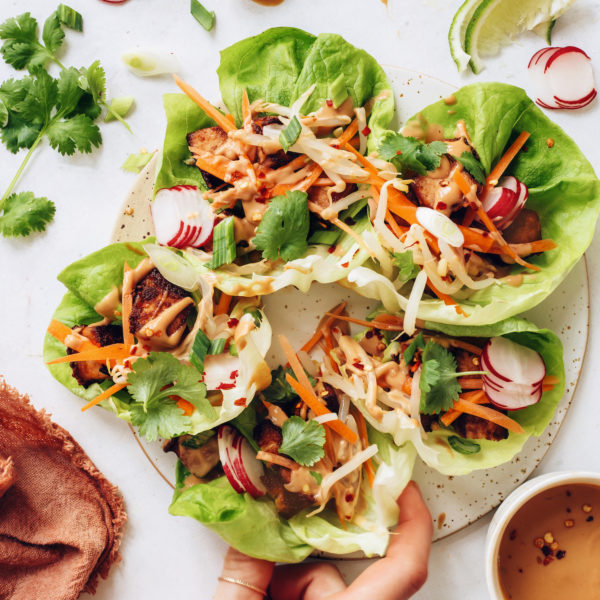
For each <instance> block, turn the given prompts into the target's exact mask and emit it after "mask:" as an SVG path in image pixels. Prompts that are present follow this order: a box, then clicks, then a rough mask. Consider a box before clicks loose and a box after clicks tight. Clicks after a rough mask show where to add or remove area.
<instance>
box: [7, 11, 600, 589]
mask: <svg viewBox="0 0 600 600" xmlns="http://www.w3.org/2000/svg"><path fill="white" fill-rule="evenodd" d="M391 2H392V0H390V3H391ZM69 3H70V5H71V6H73V7H74V8H76V9H78V10H79V11H80V12H82V14H83V16H84V27H85V33H84V34H78V33H74V32H69V33H68V35H67V38H68V42H67V44H66V48H65V51H64V53H63V59H64V60H63V62H65V63H66V64H68V65H75V66H80V65H88V64H89V63H91V62H92V61H93V60H95V59H98V58H99V59H101V60H102V64H103V65H104V67H105V68H106V71H107V74H108V81H109V90H110V93H111V95H113V96H119V95H129V94H132V95H134V96H135V98H136V103H137V105H136V108H135V111H134V112H133V113H132V115H131V118H130V119H129V121H130V123H131V125H132V127H133V130H134V135H130V134H129V133H127V132H126V131H125V130H124V128H122V127H121V126H120V125H119V124H117V123H110V124H107V125H103V126H102V134H103V137H104V144H103V146H102V148H101V149H100V150H98V151H96V152H94V153H93V154H91V155H86V156H77V157H73V158H63V157H60V156H59V155H58V154H56V153H55V152H54V151H52V150H51V149H49V148H48V147H42V148H41V149H40V150H39V152H37V153H36V156H35V158H34V160H33V161H32V162H31V163H30V166H29V167H28V169H27V170H26V171H25V174H24V177H23V179H22V180H21V182H20V184H19V187H18V188H17V189H18V190H32V191H34V192H35V193H36V195H45V196H48V197H49V198H51V199H53V200H54V201H55V202H56V204H57V216H56V220H55V222H54V223H53V224H52V225H51V226H50V227H49V229H48V231H47V233H45V234H42V235H37V236H32V237H31V238H28V239H26V240H4V239H0V265H1V268H2V277H1V280H0V281H1V283H0V290H1V294H2V295H1V301H0V302H1V303H0V307H1V310H0V373H2V374H3V375H4V376H5V377H6V379H7V381H8V382H9V383H10V384H12V385H14V386H16V387H18V388H19V389H20V390H21V391H23V392H27V393H29V394H30V395H31V397H32V400H33V402H34V404H35V405H36V406H37V407H40V408H41V407H43V408H46V409H47V410H49V411H50V412H51V413H52V414H53V416H54V419H55V420H56V421H57V422H58V423H60V424H61V425H62V426H64V427H66V428H67V429H69V430H70V431H71V432H72V434H73V435H74V436H75V437H76V438H77V439H78V441H79V442H80V443H81V444H82V445H83V446H84V447H85V448H86V450H87V452H88V453H89V455H90V456H91V457H92V459H93V460H94V461H95V462H96V464H97V465H98V467H99V468H100V469H101V470H102V471H103V472H104V473H105V474H106V475H107V476H108V477H109V478H110V479H111V480H112V481H113V482H115V483H117V484H118V485H119V486H120V488H121V490H122V492H123V494H124V496H125V500H126V502H127V507H128V511H129V515H130V521H129V524H128V527H127V531H126V536H125V539H124V543H123V562H122V563H121V564H120V565H119V566H118V567H117V568H115V569H114V570H113V572H112V574H111V577H110V579H109V580H108V581H106V582H103V583H102V585H101V586H100V588H99V591H98V593H97V595H96V598H98V599H99V600H108V599H109V598H125V597H136V598H137V597H144V598H146V599H148V600H154V599H158V598H163V597H165V596H166V595H168V596H171V595H181V594H184V593H187V594H189V597H194V598H202V599H205V598H210V597H211V595H212V592H213V590H214V588H215V582H216V576H217V574H218V572H219V570H220V567H221V560H222V554H223V552H224V549H225V546H224V544H223V543H222V542H221V540H220V539H219V538H218V537H217V536H216V535H214V534H212V533H211V532H209V531H208V530H206V529H204V528H202V527H201V526H200V525H198V524H197V523H195V522H193V521H191V520H189V519H182V518H175V517H170V516H169V515H168V513H167V511H166V507H167V506H168V503H169V501H170V490H169V489H168V488H167V486H166V485H165V484H164V483H163V482H162V480H160V479H159V477H158V475H156V473H155V472H154V471H153V470H152V467H151V466H150V464H149V463H148V462H147V461H146V459H145V458H144V457H143V455H142V454H141V453H140V451H139V450H138V448H137V446H136V444H135V441H134V440H133V438H132V436H131V434H130V433H129V430H128V428H127V426H126V424H125V423H122V422H119V421H118V420H116V419H115V418H114V417H113V416H112V415H110V414H106V413H104V412H103V411H100V410H97V411H92V412H90V413H85V414H82V413H81V412H80V411H79V407H80V402H79V400H78V399H76V398H75V397H74V396H71V395H70V394H69V393H68V392H66V391H65V390H64V389H62V388H61V387H60V386H59V385H58V384H57V383H56V382H54V380H53V379H52V378H51V377H50V375H49V374H48V373H47V371H46V370H45V368H44V367H43V365H42V363H41V344H42V337H43V332H44V329H45V327H46V325H47V323H48V319H49V317H50V315H51V313H52V311H53V309H54V307H55V306H56V304H57V303H58V301H59V299H60V297H61V295H62V293H63V290H62V286H61V285H60V284H59V283H58V282H57V281H56V279H55V276H56V273H57V272H58V271H59V270H60V269H61V268H62V267H63V266H65V265H66V264H68V263H70V262H72V261H73V260H75V259H77V258H79V257H81V256H83V255H85V254H87V253H89V252H91V251H93V250H95V249H97V248H99V247H100V246H102V245H104V244H105V243H107V242H108V237H109V235H110V231H111V228H112V223H113V221H114V218H115V214H116V211H117V210H118V207H119V205H120V203H121V201H122V199H123V197H124V194H125V193H126V191H127V189H128V187H129V186H130V184H131V183H132V181H133V176H131V175H130V174H127V173H124V172H122V171H120V170H119V165H120V164H121V163H122V162H123V160H124V159H125V158H126V156H127V155H128V154H129V153H131V152H136V151H138V150H139V149H140V148H141V147H146V148H148V149H150V150H151V149H155V148H157V147H158V146H159V145H160V143H161V139H162V134H163V128H164V117H163V114H162V108H161V94H162V93H164V92H169V91H174V85H173V84H172V82H171V80H170V79H169V78H159V79H151V80H141V79H137V78H135V77H134V76H132V75H130V74H129V73H128V72H127V71H126V69H125V68H124V67H123V65H122V64H121V63H120V55H121V53H122V52H123V51H125V50H127V49H130V48H132V47H136V46H140V47H142V46H143V47H153V48H154V47H160V48H163V49H165V50H167V51H169V52H173V53H174V54H175V55H176V56H177V57H178V59H179V61H180V63H181V74H182V76H183V77H185V78H186V79H187V80H189V81H190V83H192V84H193V85H195V86H196V87H198V89H200V90H202V91H203V92H204V94H205V95H207V96H208V97H217V91H218V90H217V77H216V74H215V69H216V66H217V64H218V60H219V55H218V51H219V50H220V49H221V48H223V47H225V46H227V45H229V44H230V43H232V42H234V41H236V40H238V39H241V38H243V37H246V36H249V35H252V34H256V33H258V32H260V31H261V30H263V29H265V28H267V27H270V26H275V25H293V26H297V27H301V28H304V29H307V30H309V31H311V32H313V33H318V32H321V31H334V32H337V33H341V34H342V35H344V36H345V37H346V38H347V39H348V40H349V41H351V42H352V43H354V44H356V45H357V46H361V47H363V48H365V49H366V50H368V51H369V52H370V53H371V54H373V55H374V56H375V58H377V59H378V60H379V61H380V62H382V63H388V64H396V65H401V66H404V67H408V68H412V69H416V70H418V71H421V72H424V73H428V74H430V75H433V76H436V77H439V78H441V79H444V80H446V81H448V82H450V83H453V84H456V85H462V84H464V83H468V82H471V81H475V80H499V81H505V82H509V83H514V84H517V85H522V86H527V74H526V65H527V61H528V60H529V57H530V56H531V55H532V54H533V52H534V51H535V50H537V49H538V48H539V47H541V46H542V43H541V41H540V40H539V39H538V38H536V37H535V36H533V35H531V36H525V37H523V38H520V40H519V41H518V42H517V43H515V44H514V45H513V46H512V47H510V48H507V49H505V51H504V52H503V53H502V55H501V56H500V57H498V58H497V59H494V60H490V61H489V62H488V68H487V69H486V70H485V71H484V72H483V73H482V74H481V75H480V76H478V77H475V76H473V75H468V76H464V77H461V76H459V75H458V74H457V73H456V69H455V67H454V64H453V63H452V61H451V59H450V56H449V53H448V50H447V45H446V35H447V30H448V25H449V23H450V20H451V16H452V14H453V12H454V10H455V8H456V6H458V4H459V2H458V0H452V1H449V0H424V1H418V0H398V1H397V2H396V5H397V6H396V8H395V13H397V14H399V15H400V16H399V17H398V18H397V20H396V21H392V20H391V19H390V18H389V17H388V16H387V15H386V9H385V6H384V5H383V4H382V3H381V2H380V1H379V0H344V1H342V0H285V2H284V3H283V4H282V5H280V6H279V7H275V8H265V7H261V6H258V5H256V4H254V3H252V2H251V1H250V0H221V1H220V2H219V1H217V0H205V5H206V6H207V7H209V8H213V9H215V10H216V12H217V26H216V28H215V30H213V32H211V33H207V32H205V31H204V30H203V29H202V28H201V27H200V26H199V25H198V24H197V23H195V21H194V20H193V19H192V18H191V17H190V15H189V11H188V9H189V1H188V0H171V1H170V2H164V1H161V0H129V1H128V2H127V3H126V4H124V5H122V6H120V5H116V6H114V5H112V6H111V5H110V4H106V3H103V2H101V1H100V0H70V2H69ZM54 6H55V3H54V2H51V1H50V2H49V1H48V0H2V2H1V3H0V21H3V20H4V19H5V18H7V17H9V16H14V15H16V14H19V13H21V12H24V11H27V10H29V11H31V12H32V13H33V14H34V15H35V16H36V17H38V19H40V20H42V21H43V19H45V17H46V16H47V15H48V14H49V13H50V11H51V10H53V9H54ZM403 13H404V14H403ZM599 21H600V1H599V0H578V1H577V2H576V4H575V6H574V7H573V8H572V9H571V11H570V12H568V13H567V14H566V15H565V16H564V17H563V18H562V19H561V21H560V22H559V24H558V25H557V27H556V28H555V34H554V35H555V37H554V43H555V44H556V45H571V44H573V45H577V46H580V47H582V48H583V49H584V50H586V52H587V53H588V54H589V55H590V56H591V57H592V61H593V63H594V64H595V68H596V76H597V79H598V80H599V82H600V41H599V38H598V36H597V32H598V30H599V29H598V28H599ZM13 75H14V73H13V72H12V70H11V69H9V68H7V67H6V66H5V65H4V64H2V65H0V80H3V79H5V78H7V77H9V76H13ZM552 116H553V117H554V119H555V120H556V121H557V122H558V123H560V124H561V125H562V126H563V127H564V128H565V129H566V130H567V132H568V133H569V134H570V135H571V136H572V137H573V138H574V139H575V140H576V141H577V142H578V144H579V145H580V146H581V148H582V149H583V151H584V152H585V153H586V154H587V156H588V158H589V159H590V160H591V161H592V163H593V164H594V165H595V167H596V170H597V171H598V170H600V150H599V146H598V142H597V138H598V134H599V133H600V125H599V123H600V103H599V102H598V101H596V102H595V103H594V104H593V105H592V106H591V107H590V108H588V109H586V110H583V111H579V112H577V111H575V112H573V113H567V112H565V111H558V112H555V113H553V115H552ZM20 158H21V157H20V156H17V157H14V156H12V155H10V154H8V153H7V152H6V151H5V149H4V148H0V188H1V189H4V188H5V187H6V185H8V182H9V181H10V179H11V178H12V175H13V173H14V171H15V170H16V168H17V165H18V163H19V162H20ZM599 249H600V242H599V241H598V239H596V240H595V241H594V242H593V243H592V246H591V248H590V250H589V251H588V254H587V257H588V265H589V272H590V284H591V297H592V311H591V337H590V343H589V347H588V354H587V358H586V361H585V364H584V367H583V372H582V376H581V380H580V384H579V387H578V390H577V393H576V397H575V402H574V404H573V407H572V408H571V410H570V413H569V415H568V416H567V419H566V421H565V423H564V425H563V427H562V429H561V431H560V433H559V435H558V438H557V440H556V442H555V444H554V445H553V447H552V448H551V450H550V452H549V453H548V455H547V456H546V458H545V459H544V461H543V462H542V464H541V466H540V467H539V468H538V470H537V471H538V472H549V471H553V470H561V469H574V468H577V469H590V470H597V469H598V459H597V443H596V440H597V439H598V438H599V437H600V411H599V410H598V408H597V387H598V384H599V383H600V381H599V376H598V374H597V371H596V369H595V367H594V365H596V364H598V361H599V359H600V338H599V337H598V334H597V333H596V324H597V318H598V317H599V316H600V312H599V311H600V308H598V304H597V303H596V302H595V298H597V297H598V295H599V294H600V283H599V282H598V275H599V274H600V257H599V256H598V251H599ZM488 522H489V517H487V518H484V519H482V520H480V521H479V522H478V523H476V524H474V525H472V526H470V527H468V528H467V529H465V530H463V531H461V532H459V533H457V534H454V535H453V536H451V537H449V538H447V539H445V540H443V541H441V542H438V543H436V544H435V545H434V548H433V552H432V558H431V563H430V578H429V581H428V582H427V584H426V585H425V587H424V588H423V590H422V591H421V592H420V593H419V594H418V596H417V597H418V598H420V599H429V598H438V597H442V596H443V597H444V598H446V599H447V600H454V599H456V600H459V599H460V600H471V599H473V600H479V599H482V598H486V597H487V593H486V591H485V583H484V569H483V564H482V562H481V561H482V558H481V557H482V555H483V548H484V537H485V532H486V528H487V525H488ZM364 565H365V563H364V561H359V562H352V563H345V564H343V565H342V569H343V571H344V572H345V573H347V574H348V575H349V576H352V575H353V574H355V573H356V572H357V571H358V570H359V569H360V568H363V566H364Z"/></svg>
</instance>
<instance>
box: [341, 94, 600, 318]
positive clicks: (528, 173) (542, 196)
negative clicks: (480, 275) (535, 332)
mask: <svg viewBox="0 0 600 600" xmlns="http://www.w3.org/2000/svg"><path fill="white" fill-rule="evenodd" d="M453 96H454V97H455V99H456V101H455V102H454V99H452V104H451V106H449V104H448V101H446V100H439V101H438V102H435V103H433V104H431V105H429V106H427V107H425V108H424V109H423V110H422V111H421V112H420V113H419V114H418V115H416V116H415V117H413V118H412V119H411V120H409V122H408V124H407V127H408V129H410V135H415V134H416V132H418V131H420V130H424V129H427V125H428V124H429V125H434V124H435V125H440V126H441V127H442V128H443V136H444V137H445V138H453V137H454V136H455V135H456V134H455V131H456V128H457V123H459V122H460V121H464V123H465V126H466V131H467V132H468V134H469V136H470V138H471V144H472V146H473V147H474V148H475V150H476V152H477V154H478V156H479V160H480V163H481V165H482V167H483V170H484V171H485V173H486V174H489V173H490V170H491V169H492V167H493V166H494V165H495V164H496V162H497V161H498V159H499V158H500V157H501V156H502V154H503V153H504V151H505V150H506V148H507V146H509V145H510V143H512V142H513V141H514V139H515V138H516V136H517V135H518V134H519V133H520V132H523V131H526V132H529V133H530V134H531V135H530V137H529V139H528V140H527V142H526V147H525V148H524V149H523V150H521V151H520V152H519V153H518V154H517V156H516V158H514V159H513V160H512V162H511V163H510V165H509V167H508V170H507V173H508V174H510V175H514V176H515V177H516V178H517V179H519V180H520V181H522V182H523V183H524V184H526V185H527V187H528V188H529V198H528V200H527V203H526V207H527V208H531V209H533V210H535V211H536V212H537V213H538V215H539V218H540V221H541V227H542V238H549V239H551V240H553V241H554V242H555V243H556V245H557V248H556V249H554V250H550V251H547V252H543V253H541V254H536V255H532V257H531V259H528V260H530V262H531V263H532V264H534V265H537V266H538V267H539V268H540V271H539V272H534V271H525V270H524V269H523V268H521V267H518V266H515V267H514V268H513V270H512V274H513V275H514V274H515V273H521V272H522V273H523V279H522V282H521V283H520V284H519V283H518V282H517V281H515V279H514V278H512V279H508V278H507V279H502V278H501V279H497V280H496V281H495V284H494V285H491V286H489V287H486V288H484V289H481V290H477V291H474V292H472V293H470V294H468V297H465V296H467V294H462V290H461V292H460V293H459V294H457V295H456V296H454V299H455V300H456V301H457V302H458V304H459V307H460V308H462V309H463V311H464V314H458V311H457V310H456V307H455V306H453V305H451V304H444V302H443V301H441V300H439V299H437V298H433V297H432V296H431V295H427V296H425V297H424V298H423V300H422V301H421V303H420V305H419V310H418V317H420V318H422V319H426V320H428V321H436V322H439V323H457V324H458V323H459V324H461V325H467V326H470V325H485V324H487V323H494V322H497V321H501V320H503V319H505V318H507V317H511V316H513V315H516V314H518V313H521V312H524V311H526V310H529V309H530V308H532V307H534V306H536V305H537V304H539V303H540V302H541V301H542V300H544V299H545V298H546V297H547V296H548V295H549V294H550V293H552V291H553V290H554V289H556V287H557V286H558V285H559V284H560V283H561V281H563V279H564V278H565V277H566V276H567V274H568V273H569V271H570V270H571V269H572V268H573V266H574V265H575V263H576V262H577V261H578V260H579V259H580V258H581V256H582V255H583V253H584V252H585V250H586V248H587V247H588V245H589V244H590V242H591V240H592V236H593V234H594V230H595V225H596V219H597V217H598V211H599V210H600V182H599V181H598V179H597V177H596V175H595V174H594V170H593V168H592V166H591V165H590V163H589V162H588V161H587V160H586V158H585V157H584V156H583V155H582V153H581V151H580V150H579V148H578V147H577V145H576V144H575V142H574V141H573V140H572V139H571V138H570V137H569V136H568V135H567V134H566V133H565V132H564V131H563V130H562V129H561V128H560V127H559V126H558V125H556V124H555V123H553V122H552V121H551V120H550V119H549V118H548V117H547V116H546V115H545V114H544V113H543V112H542V111H541V110H540V109H539V108H538V107H537V106H536V105H535V104H534V102H533V101H532V100H531V99H530V98H528V97H527V95H526V93H525V92H524V91H523V90H522V89H520V88H518V87H514V86H512V85H508V84H503V83H475V84H472V85H468V86H465V87H463V88H461V89H460V90H458V91H457V92H456V93H455V94H454V95H453ZM403 131H404V132H405V133H406V132H407V129H406V128H405V129H404V130H403ZM386 135H389V134H386ZM347 283H348V285H349V286H350V287H351V288H352V289H354V290H355V291H357V292H358V293H360V294H362V295H364V296H367V297H369V298H377V299H380V300H381V301H382V303H383V304H384V306H385V308H386V309H387V310H388V311H391V312H394V311H397V310H404V309H406V307H407V303H408V300H407V299H408V295H409V293H410V289H408V291H407V290H406V288H404V289H402V290H401V291H399V290H400V288H401V286H402V285H404V282H403V281H400V282H398V281H396V282H393V281H392V280H390V278H389V277H385V276H382V275H381V274H379V273H377V272H376V271H374V270H372V269H370V270H367V269H365V268H362V267H359V268H357V269H354V270H353V271H352V272H351V273H350V274H349V275H348V278H347ZM469 291H470V292H471V290H469ZM460 294H462V295H460Z"/></svg>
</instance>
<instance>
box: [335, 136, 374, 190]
mask: <svg viewBox="0 0 600 600" xmlns="http://www.w3.org/2000/svg"><path fill="white" fill-rule="evenodd" d="M340 147H341V144H340ZM344 148H345V149H346V150H348V152H352V154H354V156H356V158H357V159H358V162H359V163H360V164H361V165H362V166H363V167H364V168H365V169H366V170H367V171H368V172H369V173H370V174H371V175H372V176H373V177H376V178H378V179H381V180H382V182H384V183H385V180H384V179H383V178H380V177H379V171H378V170H377V169H376V168H375V166H374V165H373V163H372V162H371V161H369V160H368V159H366V158H365V157H364V156H363V155H362V154H361V153H360V152H359V151H358V150H357V149H356V148H354V147H353V146H351V145H350V144H348V143H346V144H344Z"/></svg>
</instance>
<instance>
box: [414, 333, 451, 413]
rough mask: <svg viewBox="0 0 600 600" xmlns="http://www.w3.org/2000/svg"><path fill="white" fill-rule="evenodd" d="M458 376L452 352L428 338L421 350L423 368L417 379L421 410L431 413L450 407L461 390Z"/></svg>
mask: <svg viewBox="0 0 600 600" xmlns="http://www.w3.org/2000/svg"><path fill="white" fill-rule="evenodd" d="M458 376H459V373H457V372H456V360H455V358H454V356H453V355H452V353H451V352H450V351H449V350H446V348H444V347H443V346H440V344H436V343H435V342H434V341H432V340H429V341H428V342H427V344H426V345H425V350H423V369H422V371H421V380H420V381H419V388H420V389H421V407H420V410H421V412H422V413H425V414H429V415H431V414H438V413H440V412H442V411H444V410H448V409H450V408H452V405H453V403H454V401H455V400H458V395H459V394H460V391H461V387H460V384H459V383H458V381H457V380H456V378H457V377H458Z"/></svg>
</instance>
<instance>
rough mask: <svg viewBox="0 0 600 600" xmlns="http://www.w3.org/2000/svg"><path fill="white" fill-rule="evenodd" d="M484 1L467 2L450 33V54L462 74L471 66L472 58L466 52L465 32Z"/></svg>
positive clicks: (460, 9)
mask: <svg viewBox="0 0 600 600" xmlns="http://www.w3.org/2000/svg"><path fill="white" fill-rule="evenodd" d="M482 1H483V0H465V2H463V3H462V4H461V6H460V8H459V9H458V10H457V11H456V14H455V15H454V19H452V24H451V25H450V31H448V43H449V44H450V54H451V55H452V59H453V60H454V62H455V63H456V66H457V68H458V71H459V73H462V72H463V71H464V70H465V69H466V68H467V65H468V64H469V61H470V60H471V57H470V56H469V55H468V54H467V53H466V52H465V50H464V48H465V32H466V31H467V26H468V25H469V22H470V21H471V17H472V16H473V13H474V12H475V10H476V9H477V7H478V6H479V5H480V4H481V2H482Z"/></svg>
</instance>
